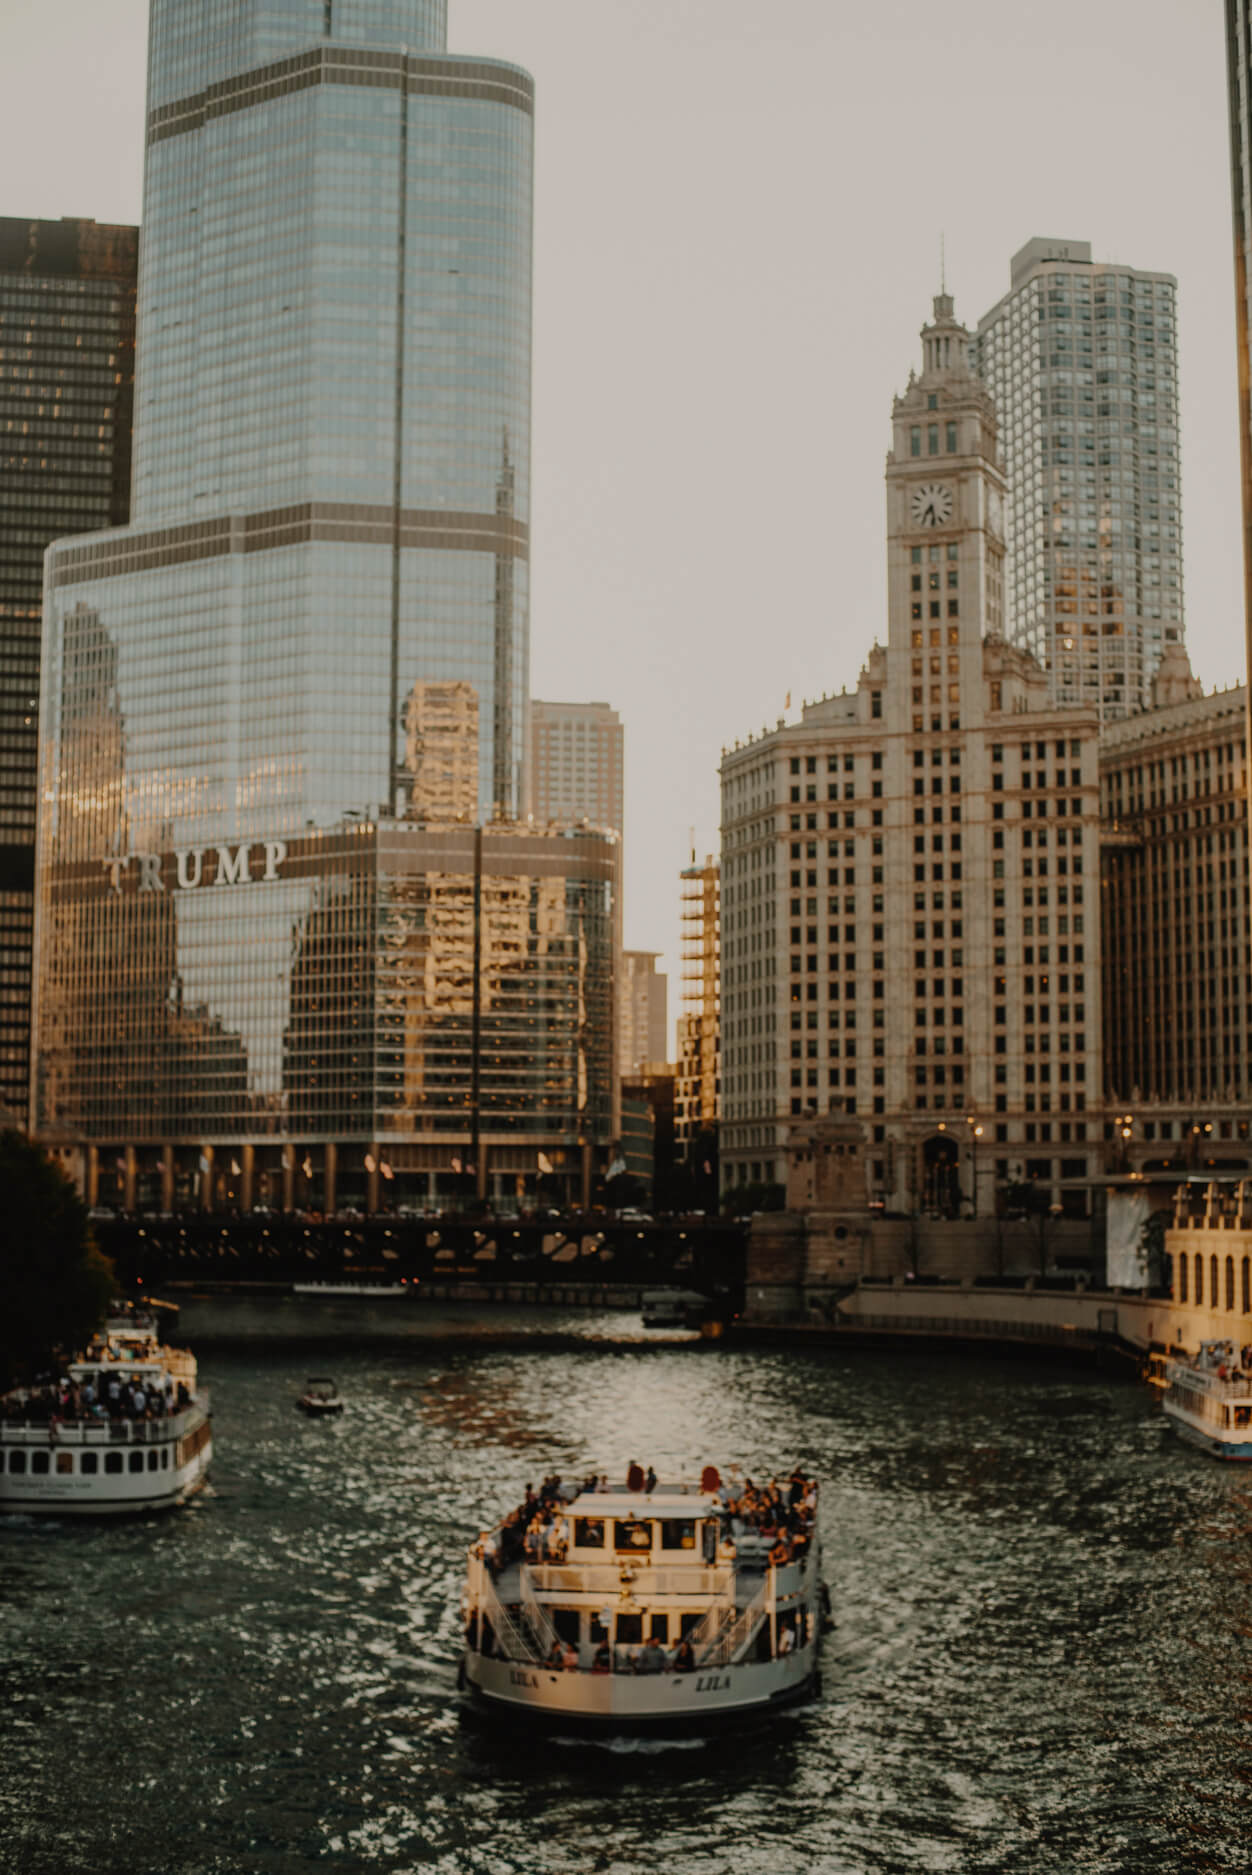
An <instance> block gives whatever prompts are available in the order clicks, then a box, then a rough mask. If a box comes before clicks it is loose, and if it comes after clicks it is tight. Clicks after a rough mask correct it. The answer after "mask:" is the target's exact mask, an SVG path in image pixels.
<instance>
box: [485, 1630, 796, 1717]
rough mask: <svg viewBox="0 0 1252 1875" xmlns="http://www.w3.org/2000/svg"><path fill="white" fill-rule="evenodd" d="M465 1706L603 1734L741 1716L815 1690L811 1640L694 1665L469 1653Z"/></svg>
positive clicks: (491, 1714) (773, 1708)
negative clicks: (623, 1664)
mask: <svg viewBox="0 0 1252 1875" xmlns="http://www.w3.org/2000/svg"><path fill="white" fill-rule="evenodd" d="M461 1677H462V1684H463V1689H464V1692H465V1695H466V1701H467V1707H468V1709H469V1710H470V1711H472V1712H473V1713H475V1714H476V1715H480V1716H483V1717H492V1718H498V1719H501V1720H504V1721H507V1723H508V1724H509V1725H510V1726H511V1727H513V1728H516V1727H517V1725H518V1724H519V1722H521V1723H522V1724H524V1726H525V1727H526V1729H528V1730H531V1729H537V1730H542V1731H544V1732H562V1733H579V1732H583V1733H590V1734H598V1735H600V1736H610V1735H637V1734H641V1733H651V1734H653V1735H656V1736H665V1735H680V1734H683V1733H692V1732H697V1733H698V1732H702V1731H709V1730H712V1729H713V1728H715V1727H721V1726H729V1725H737V1724H743V1723H745V1722H746V1721H749V1720H751V1719H753V1718H759V1717H760V1716H761V1715H762V1714H764V1713H768V1712H776V1711H778V1710H779V1709H780V1708H782V1707H786V1706H792V1705H798V1704H801V1703H803V1702H804V1701H806V1700H809V1699H811V1698H813V1697H814V1695H815V1694H816V1692H817V1690H818V1672H817V1659H816V1646H815V1644H814V1643H810V1644H809V1645H807V1646H805V1647H803V1648H800V1649H799V1650H798V1651H797V1652H796V1653H794V1654H788V1655H786V1656H785V1657H784V1658H782V1659H780V1660H769V1661H762V1662H745V1663H742V1664H739V1665H735V1666H720V1667H702V1668H697V1669H696V1671H695V1672H693V1673H660V1674H625V1673H603V1674H599V1673H584V1672H568V1673H567V1672H556V1671H554V1670H552V1669H551V1668H548V1667H544V1666H531V1665H528V1664H525V1663H523V1662H520V1661H513V1660H495V1659H484V1658H483V1656H482V1655H480V1654H474V1653H467V1654H466V1655H465V1656H464V1660H463V1663H462V1676H461Z"/></svg>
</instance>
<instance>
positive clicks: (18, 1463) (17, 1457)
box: [9, 1451, 26, 1471]
mask: <svg viewBox="0 0 1252 1875" xmlns="http://www.w3.org/2000/svg"><path fill="white" fill-rule="evenodd" d="M25 1469H26V1454H25V1452H18V1451H13V1452H10V1453H9V1470H10V1471H25Z"/></svg>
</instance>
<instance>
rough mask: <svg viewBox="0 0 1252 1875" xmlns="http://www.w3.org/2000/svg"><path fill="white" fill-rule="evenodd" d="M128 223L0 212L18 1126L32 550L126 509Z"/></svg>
mask: <svg viewBox="0 0 1252 1875" xmlns="http://www.w3.org/2000/svg"><path fill="white" fill-rule="evenodd" d="M138 257H139V230H138V229H137V228H130V227H115V226H108V225H102V224H98V223H96V222H94V221H20V220H17V219H14V218H12V217H7V216H0V359H2V360H3V363H2V364H0V640H2V641H3V645H4V656H3V658H2V659H0V744H2V746H3V748H4V779H5V785H4V787H3V789H0V1110H3V1111H4V1112H6V1113H7V1114H8V1115H9V1116H10V1120H11V1122H12V1123H13V1124H20V1125H22V1126H25V1125H26V1122H27V1108H28V1106H29V1100H30V1003H31V965H32V943H33V932H34V917H35V802H36V798H37V795H38V780H37V762H36V746H37V741H38V731H39V638H40V605H41V595H42V590H43V556H44V549H45V547H46V546H47V545H48V543H49V541H52V540H55V539H56V537H57V535H58V534H71V533H79V532H81V531H84V530H85V529H87V528H92V527H113V526H116V525H117V524H118V523H119V522H121V521H125V520H126V518H127V515H128V513H129V511H130V435H131V406H132V402H133V395H134V377H135V281H136V274H137V266H138Z"/></svg>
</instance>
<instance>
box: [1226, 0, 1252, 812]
mask: <svg viewBox="0 0 1252 1875" xmlns="http://www.w3.org/2000/svg"><path fill="white" fill-rule="evenodd" d="M1226 83H1227V99H1228V104H1229V111H1230V172H1231V207H1232V210H1233V220H1234V250H1235V329H1236V332H1237V334H1238V358H1237V367H1238V376H1237V382H1238V392H1239V468H1240V479H1241V484H1242V497H1243V499H1242V514H1243V583H1244V643H1245V656H1246V668H1247V674H1248V679H1249V682H1248V686H1247V692H1248V698H1249V710H1250V711H1252V272H1250V271H1249V267H1250V264H1252V12H1250V10H1249V0H1226ZM1247 735H1248V746H1249V747H1250V748H1252V714H1249V718H1248V727H1247ZM1248 808H1249V813H1252V798H1250V799H1249V803H1248Z"/></svg>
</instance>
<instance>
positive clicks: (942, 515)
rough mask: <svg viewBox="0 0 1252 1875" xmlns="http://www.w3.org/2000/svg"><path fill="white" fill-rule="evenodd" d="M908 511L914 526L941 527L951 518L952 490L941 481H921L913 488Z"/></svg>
mask: <svg viewBox="0 0 1252 1875" xmlns="http://www.w3.org/2000/svg"><path fill="white" fill-rule="evenodd" d="M909 512H910V514H911V516H912V518H913V525H914V526H915V527H943V526H944V525H945V524H946V523H947V522H948V521H950V520H951V519H952V490H951V489H950V488H949V487H947V485H946V484H945V483H943V482H923V483H922V484H921V486H920V487H919V488H915V489H914V490H913V495H912V499H911V501H910V503H909Z"/></svg>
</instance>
